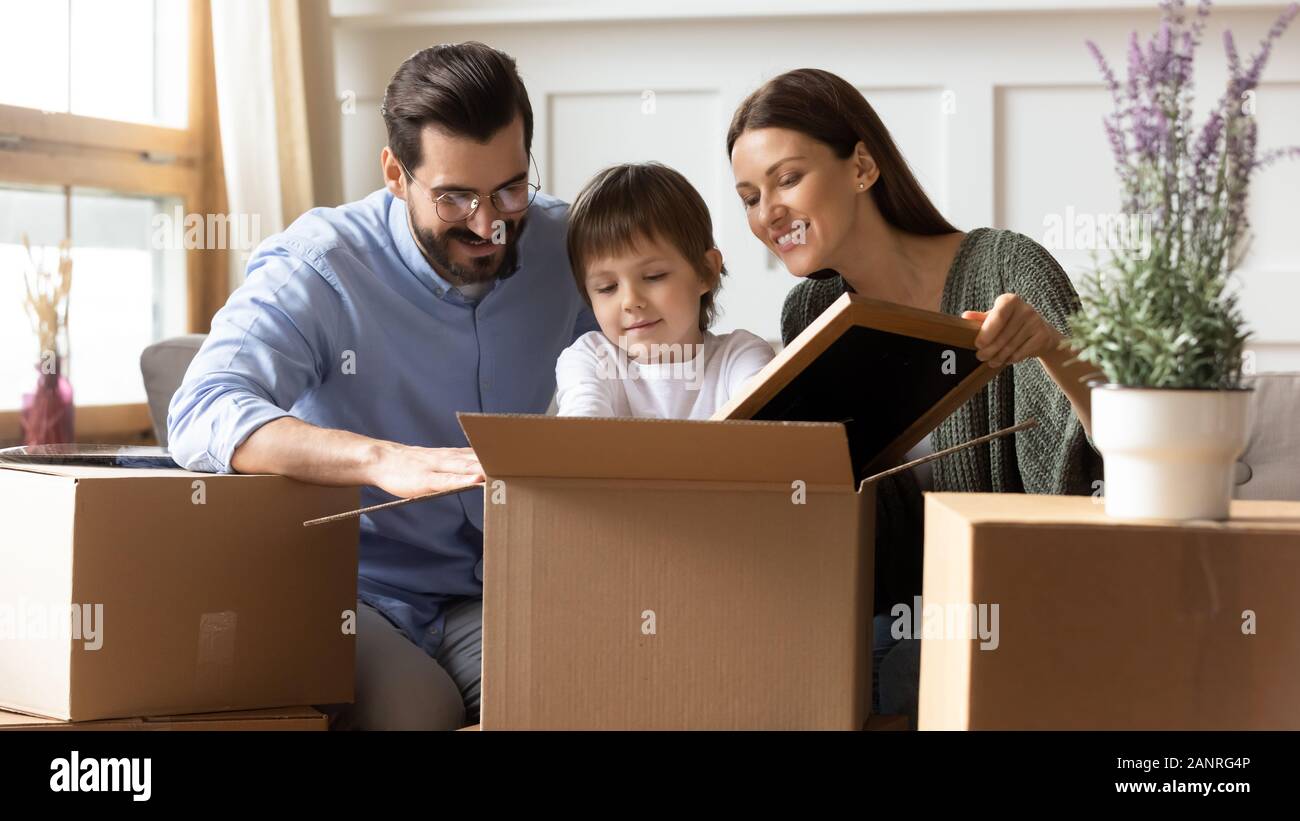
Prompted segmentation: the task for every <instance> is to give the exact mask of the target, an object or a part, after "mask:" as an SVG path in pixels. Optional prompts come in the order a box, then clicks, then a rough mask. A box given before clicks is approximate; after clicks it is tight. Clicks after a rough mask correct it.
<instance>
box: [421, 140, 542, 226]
mask: <svg viewBox="0 0 1300 821" xmlns="http://www.w3.org/2000/svg"><path fill="white" fill-rule="evenodd" d="M528 161H529V166H530V167H531V166H533V165H534V163H533V158H532V155H531V154H529V156H528ZM397 165H398V166H399V167H400V168H401V169H402V173H404V174H406V176H407V178H408V179H410V181H411V182H412V183H414V184H415V185H416V186H417V187H419V188H422V189H424V191H425V192H426V193H428V194H429V197H430V198H431V199H432V200H433V210H434V213H436V214H437V215H438V218H439V219H441V220H442V221H443V222H464V221H465V220H467V219H469V218H470V217H472V216H474V214H475V212H477V211H478V207H479V204H480V203H481V202H482V201H483V200H485V199H491V200H492V207H493V208H495V209H496V210H497V213H499V214H505V215H507V216H508V215H511V214H518V213H520V212H522V211H526V210H528V206H530V205H532V204H533V200H534V199H536V198H537V192H538V191H539V190H541V185H540V184H538V183H532V182H525V181H520V182H512V183H510V184H509V185H507V186H503V187H501V188H498V189H497V190H495V191H493V192H492V193H491V194H481V193H479V192H477V191H446V192H444V193H442V194H441V195H440V196H437V197H434V196H433V192H432V191H429V189H427V188H425V187H424V185H423V184H421V183H420V181H419V180H417V179H416V178H415V175H413V174H412V173H411V172H410V171H407V170H406V166H405V165H403V164H402V161H401V160H398V161H397Z"/></svg>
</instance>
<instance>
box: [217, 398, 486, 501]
mask: <svg viewBox="0 0 1300 821" xmlns="http://www.w3.org/2000/svg"><path fill="white" fill-rule="evenodd" d="M230 463H231V466H232V467H234V469H235V470H237V471H238V472H240V473H277V474H280V475H281V476H289V477H291V478H294V479H299V480H302V481H304V482H311V483H312V484H317V485H374V486H375V487H378V488H381V489H383V490H385V491H387V492H389V493H391V494H393V495H394V496H400V497H403V498H405V497H410V496H419V495H421V494H425V493H432V492H434V491H438V490H450V489H451V488H454V487H460V486H462V485H466V484H470V483H473V482H481V481H483V478H484V477H483V469H482V467H480V466H479V462H478V458H477V457H475V456H474V449H473V448H420V447H412V446H409V445H401V444H398V443H396V442H387V441H384V440H381V439H372V438H370V437H368V436H362V435H360V434H356V433H352V432H350V431H345V430H332V429H330V428H320V427H317V426H315V425H312V424H309V423H307V422H304V421H302V420H301V419H297V418H295V417H293V416H282V417H280V418H279V419H275V420H272V421H270V422H267V423H266V424H264V425H262V426H261V427H260V428H258V429H257V430H256V431H254V432H253V434H252V435H251V436H249V437H248V439H247V440H245V442H244V443H243V444H242V445H240V446H239V447H238V448H237V449H236V450H235V454H234V456H233V457H232V458H231V460H230Z"/></svg>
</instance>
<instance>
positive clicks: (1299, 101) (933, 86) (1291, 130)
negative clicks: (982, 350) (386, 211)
mask: <svg viewBox="0 0 1300 821" xmlns="http://www.w3.org/2000/svg"><path fill="white" fill-rule="evenodd" d="M856 5H857V4H851V3H848V2H837V0H820V1H819V2H811V3H806V4H789V3H781V4H776V3H769V2H751V3H743V4H742V3H725V2H717V1H716V0H699V2H695V3H691V4H685V3H670V4H668V5H667V6H666V7H665V6H660V7H657V8H656V9H655V10H647V9H646V8H645V7H643V6H638V5H637V4H633V3H626V2H601V3H596V4H592V5H587V6H584V5H583V4H581V3H576V2H572V1H570V2H562V1H561V0H548V2H542V3H528V2H525V0H492V2H478V3H473V4H471V3H468V2H444V3H434V4H430V3H428V2H421V3H414V2H406V1H405V0H334V5H333V8H334V12H335V49H336V61H337V77H338V84H339V91H340V95H341V96H354V97H355V99H356V108H355V113H352V114H344V115H343V116H342V120H343V151H344V157H343V166H344V186H345V191H344V193H345V196H346V197H347V198H348V199H353V198H357V197H360V196H363V195H364V194H366V193H368V192H369V191H371V190H373V189H375V188H377V187H378V186H379V164H378V152H379V149H380V148H381V147H382V146H383V144H384V140H385V136H384V129H383V124H382V122H381V121H380V118H379V114H378V107H379V103H380V100H381V99H382V95H383V89H384V86H385V85H386V83H387V81H388V79H389V77H390V75H391V74H392V72H393V70H394V69H395V68H396V66H397V65H398V64H399V63H400V62H401V61H402V60H403V59H404V58H406V57H407V56H408V55H410V54H411V53H412V52H414V51H416V50H418V49H420V48H422V47H424V46H427V45H430V44H433V43H438V42H448V41H460V40H470V39H475V40H482V41H484V42H487V43H489V44H491V45H493V46H495V47H497V48H500V49H502V50H504V51H506V52H508V53H510V54H512V55H513V56H514V57H515V58H516V59H517V60H518V62H519V67H520V71H521V73H522V75H523V77H524V81H525V83H526V84H527V85H528V89H529V93H530V95H531V98H532V102H533V109H534V113H535V116H536V136H535V139H534V155H535V156H536V158H537V161H538V163H539V165H540V166H541V171H542V175H543V183H544V187H545V189H546V190H548V191H550V192H552V193H556V194H558V195H559V196H561V197H564V198H566V199H569V198H572V197H573V195H574V194H575V193H576V191H577V189H578V187H579V186H580V185H581V184H582V182H583V181H585V180H586V179H587V178H588V177H589V176H590V175H591V174H592V173H593V172H594V171H596V170H597V169H599V168H601V167H602V166H604V165H607V164H609V163H613V162H622V161H635V160H646V159H657V160H661V161H663V162H665V163H668V164H669V165H672V166H674V167H676V168H678V169H679V170H681V171H682V172H683V173H684V174H686V176H687V177H688V178H690V179H691V181H692V182H693V183H694V184H695V185H696V187H697V188H699V189H700V191H701V193H702V194H703V195H704V197H705V199H706V200H707V201H708V203H709V206H710V208H711V210H712V213H713V216H714V223H715V231H716V233H717V240H718V243H719V246H720V247H721V249H722V251H723V254H724V256H725V257H726V260H727V265H728V268H729V270H730V272H731V276H730V277H729V281H728V283H727V284H726V287H725V288H724V291H723V294H722V297H721V304H722V306H723V308H724V311H725V313H724V315H723V317H722V319H721V320H720V322H719V328H720V329H721V330H729V329H731V328H734V327H745V328H749V329H751V330H753V331H755V332H757V333H760V334H762V335H765V336H767V337H769V338H773V339H775V338H777V337H778V336H779V333H778V316H779V311H780V306H781V300H782V298H783V297H784V295H785V292H786V291H787V290H788V289H789V288H790V287H791V286H792V285H793V284H794V283H795V280H794V279H793V278H792V277H791V276H790V275H789V274H788V273H786V272H785V270H784V269H783V268H782V267H781V266H780V265H779V264H778V263H776V262H775V260H774V259H772V258H771V257H770V255H769V254H768V253H767V252H766V250H765V249H764V248H763V247H762V245H761V244H760V243H759V242H758V240H756V239H755V238H754V237H753V236H752V235H751V234H750V233H749V231H748V228H747V227H746V225H745V221H744V214H743V210H742V208H741V205H740V202H739V199H738V198H737V197H736V195H735V193H734V192H733V190H732V185H733V180H732V177H731V171H730V166H729V164H728V162H727V158H726V156H725V147H724V140H725V133H726V127H727V124H728V122H729V120H730V118H731V114H732V112H733V110H734V109H735V106H736V105H737V104H738V103H739V101H740V100H741V99H742V98H743V97H744V95H745V94H747V93H748V92H750V91H752V90H753V89H754V88H756V87H757V86H758V85H759V84H760V83H761V82H762V81H763V80H764V79H766V78H768V77H771V76H773V75H775V74H777V73H780V72H781V71H785V70H788V69H791V68H796V67H800V66H815V67H819V68H825V69H828V70H830V71H834V72H836V73H838V74H840V75H842V76H844V77H845V78H847V79H849V80H850V81H851V82H853V83H854V84H855V85H857V86H858V87H859V88H861V89H862V90H863V92H864V93H865V94H866V96H867V98H868V100H869V101H871V103H872V104H873V105H874V106H875V107H876V109H877V111H878V112H879V113H880V115H881V117H882V119H883V120H884V122H885V124H886V125H887V126H888V127H889V128H890V129H891V131H892V132H893V134H894V136H895V138H896V140H897V141H898V143H899V145H900V146H901V148H902V150H903V152H904V154H905V155H906V156H907V158H908V160H909V162H910V163H911V164H912V165H913V167H914V169H915V170H916V172H917V174H918V176H919V177H920V179H921V181H922V183H923V184H924V185H925V186H926V188H927V190H928V191H929V193H930V194H931V196H932V197H933V198H934V199H935V202H936V204H937V205H939V207H940V208H941V209H942V210H943V211H944V212H945V213H946V215H947V216H948V217H949V218H950V219H951V221H952V222H953V223H954V224H956V225H957V226H958V227H959V228H962V229H970V228H974V227H978V226H983V225H992V226H996V227H1005V228H1012V229H1015V230H1017V231H1021V232H1023V233H1025V234H1027V235H1029V236H1031V237H1034V238H1035V239H1039V240H1040V241H1042V240H1043V239H1044V237H1045V233H1046V232H1045V225H1044V220H1045V219H1046V218H1047V217H1048V215H1051V214H1058V215H1065V214H1066V212H1067V209H1071V208H1072V209H1074V211H1075V212H1076V213H1084V212H1091V213H1097V212H1113V211H1117V210H1118V202H1117V194H1116V192H1117V185H1116V183H1115V180H1114V175H1113V172H1112V168H1111V161H1110V157H1109V153H1108V150H1107V146H1106V142H1105V138H1104V134H1103V131H1102V126H1101V123H1100V117H1101V115H1102V113H1103V112H1105V111H1107V110H1108V107H1109V97H1108V95H1107V93H1106V92H1105V91H1104V89H1103V88H1102V86H1101V84H1100V82H1099V80H1098V75H1097V71H1096V69H1095V66H1094V64H1093V62H1092V60H1091V58H1090V57H1089V55H1088V53H1087V51H1086V50H1085V48H1084V41H1085V40H1086V39H1090V38H1091V39H1094V40H1096V41H1097V42H1098V43H1099V44H1100V45H1101V46H1102V48H1103V50H1104V51H1105V52H1106V53H1107V54H1108V55H1109V56H1111V57H1112V58H1113V62H1115V63H1117V64H1122V63H1123V62H1124V61H1123V54H1124V51H1125V47H1126V43H1127V37H1128V32H1129V31H1130V30H1132V29H1134V28H1138V29H1140V30H1141V31H1142V32H1144V33H1146V32H1150V31H1152V30H1154V28H1155V23H1156V20H1157V19H1158V17H1157V13H1156V11H1155V10H1154V8H1153V7H1154V5H1155V4H1154V2H1152V3H1151V4H1150V6H1151V7H1152V8H1148V7H1147V6H1146V5H1141V6H1139V7H1136V8H1135V7H1134V5H1135V4H1133V3H1124V2H1118V0H1116V1H1115V2H1112V1H1111V0H1076V2H1072V3H1053V4H1048V3H1033V2H1031V0H1001V2H991V1H989V2H985V1H984V0H973V2H970V3H965V4H963V3H958V2H955V0H925V1H924V2H920V3H916V4H911V5H909V4H906V3H898V2H892V0H891V1H890V2H878V3H874V4H872V3H867V4H863V5H864V6H865V7H867V8H868V9H875V11H867V12H862V13H847V10H848V9H850V8H852V7H855V6H856ZM1219 5H1220V6H1222V5H1224V4H1222V3H1221V4H1219ZM1257 5H1261V4H1247V3H1233V2H1229V3H1228V4H1227V6H1228V7H1227V8H1226V9H1225V8H1219V9H1218V10H1216V12H1215V13H1214V15H1213V16H1212V18H1211V22H1212V25H1211V28H1210V30H1209V32H1208V35H1207V37H1206V44H1205V45H1204V46H1203V47H1202V50H1201V54H1200V57H1199V58H1198V61H1197V69H1198V71H1199V75H1198V79H1199V82H1198V87H1199V88H1200V89H1201V92H1202V96H1203V100H1202V101H1201V102H1202V104H1203V105H1206V106H1208V104H1209V103H1210V102H1211V100H1212V98H1217V96H1218V92H1219V91H1220V89H1221V88H1222V85H1223V82H1224V78H1225V71H1224V69H1223V66H1224V57H1223V49H1222V45H1221V32H1222V30H1223V29H1224V28H1225V27H1230V28H1231V29H1232V30H1233V31H1234V33H1235V34H1236V35H1237V41H1238V44H1239V48H1241V49H1242V50H1243V51H1249V50H1250V49H1251V48H1252V45H1253V43H1255V42H1256V41H1257V40H1258V39H1259V38H1260V37H1261V36H1262V35H1263V34H1264V32H1265V31H1266V30H1267V29H1268V26H1269V25H1270V24H1271V22H1272V20H1273V18H1274V17H1275V16H1276V14H1277V12H1278V11H1279V10H1280V9H1281V4H1263V5H1266V6H1267V8H1263V9H1261V8H1256V7H1255V6H1257ZM742 8H743V9H744V11H743V12H740V13H741V14H742V15H744V16H739V17H737V16H727V15H729V14H732V10H733V9H742ZM792 8H797V9H800V10H801V14H800V15H799V16H790V10H791V9H792ZM909 8H911V9H915V10H916V11H914V12H906V11H905V10H906V9H909ZM954 8H962V9H974V10H973V11H966V12H964V13H954V12H953V11H952V9H954ZM584 9H586V10H590V12H589V13H590V14H593V15H594V14H598V15H600V16H601V17H602V18H603V19H601V20H588V21H584V20H583V19H582V17H583V12H584ZM665 9H666V10H665ZM1029 9H1042V10H1041V11H1031V10H1029ZM647 17H649V18H650V19H646V18H647ZM1264 77H1265V82H1264V83H1263V85H1262V86H1261V89H1260V92H1259V95H1258V98H1257V100H1256V109H1257V116H1258V118H1259V123H1260V134H1261V147H1262V148H1268V147H1270V146H1274V145H1284V144H1289V145H1295V144H1300V24H1298V25H1296V26H1295V27H1294V29H1293V30H1292V31H1290V32H1289V33H1288V34H1287V36H1286V37H1285V38H1284V39H1283V41H1282V43H1281V45H1280V46H1279V47H1278V48H1276V49H1275V50H1274V53H1273V58H1272V61H1271V63H1270V65H1269V68H1268V70H1267V71H1266V72H1265V75H1264ZM646 92H653V93H654V103H655V105H654V112H653V113H652V114H647V113H643V100H644V99H645V93H646ZM1253 192H1254V199H1253V205H1252V210H1251V213H1252V218H1253V220H1254V227H1255V234H1256V238H1255V242H1254V246H1253V250H1252V253H1251V255H1250V257H1249V258H1248V259H1247V260H1246V263H1245V265H1244V266H1243V270H1242V280H1243V283H1244V285H1245V289H1244V305H1245V310H1246V312H1247V317H1248V319H1249V320H1250V322H1251V324H1252V327H1253V329H1254V331H1255V337H1254V340H1253V342H1252V347H1253V349H1254V350H1255V351H1256V354H1257V360H1256V361H1257V365H1258V367H1259V369H1260V370H1300V321H1298V320H1297V319H1296V318H1295V317H1296V314H1297V308H1298V307H1300V230H1298V229H1300V193H1297V192H1300V162H1295V161H1293V162H1290V163H1284V164H1281V165H1277V166H1275V167H1273V168H1272V169H1270V170H1269V171H1268V172H1266V174H1265V175H1263V176H1261V177H1260V178H1258V180H1257V182H1256V185H1255V187H1254V189H1253ZM1053 251H1054V253H1055V254H1056V255H1057V257H1058V259H1060V261H1061V262H1062V264H1063V265H1065V266H1066V268H1067V270H1069V271H1070V272H1071V274H1072V275H1077V274H1078V273H1079V272H1080V271H1081V269H1082V266H1083V265H1085V264H1086V263H1087V260H1088V254H1087V253H1086V252H1078V251H1072V250H1069V249H1064V248H1057V249H1053Z"/></svg>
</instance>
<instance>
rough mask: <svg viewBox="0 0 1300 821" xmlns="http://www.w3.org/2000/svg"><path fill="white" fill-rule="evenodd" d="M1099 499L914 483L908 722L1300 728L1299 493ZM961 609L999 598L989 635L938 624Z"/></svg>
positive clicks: (981, 726)
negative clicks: (1226, 511)
mask: <svg viewBox="0 0 1300 821" xmlns="http://www.w3.org/2000/svg"><path fill="white" fill-rule="evenodd" d="M1100 501H1101V500H1100V499H1095V500H1094V499H1090V498H1087V497H1053V496H1026V495H1021V494H1007V495H997V494H952V493H938V494H934V493H932V494H927V496H926V525H925V546H926V554H925V589H924V594H923V596H924V598H923V606H922V610H923V612H922V620H921V626H922V630H924V629H925V621H926V617H927V616H928V617H930V622H931V624H933V625H935V628H934V632H933V633H930V634H925V635H924V640H923V641H922V651H921V691H920V705H919V706H920V710H919V717H918V723H919V725H920V727H921V729H1011V728H1016V729H1056V728H1060V729H1298V728H1300V699H1297V698H1296V694H1295V683H1296V681H1298V680H1300V607H1297V605H1296V598H1295V580H1296V579H1297V578H1300V503H1295V502H1262V501H1234V502H1233V503H1232V509H1231V518H1230V519H1229V520H1228V521H1225V522H1210V521H1196V522H1186V523H1178V522H1168V521H1159V520H1150V521H1139V522H1133V521H1119V520H1114V519H1109V518H1107V516H1106V514H1105V508H1104V506H1103V505H1102V504H1100ZM971 604H975V605H976V606H978V605H980V604H983V605H985V607H986V611H987V612H990V613H991V612H992V611H991V610H988V608H989V606H991V605H993V604H996V605H998V611H997V617H996V625H997V630H996V631H995V632H996V642H992V641H986V640H971V639H970V638H969V637H966V638H958V637H956V635H955V634H946V635H945V636H943V637H940V636H938V635H937V633H938V632H939V627H938V626H939V624H940V617H941V616H942V617H943V618H945V619H946V618H947V617H948V616H949V615H950V614H956V613H958V612H960V610H961V607H960V606H962V605H966V606H967V608H966V612H967V613H969V612H970V610H969V607H968V606H969V605H971ZM926 608H930V611H931V612H930V613H924V610H925V609H926ZM986 624H987V625H989V626H991V625H992V624H994V622H993V620H992V619H988V620H987V621H986ZM954 625H956V622H955V619H954ZM932 636H933V637H932ZM981 644H984V645H986V646H990V648H991V649H987V650H982V649H980V646H981Z"/></svg>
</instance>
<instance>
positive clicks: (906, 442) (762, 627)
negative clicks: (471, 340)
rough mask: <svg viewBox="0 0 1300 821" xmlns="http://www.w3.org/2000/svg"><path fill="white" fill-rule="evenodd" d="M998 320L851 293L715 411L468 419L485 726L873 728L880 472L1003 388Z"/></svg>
mask: <svg viewBox="0 0 1300 821" xmlns="http://www.w3.org/2000/svg"><path fill="white" fill-rule="evenodd" d="M978 327H979V325H978V323H974V322H967V321H964V320H960V319H956V318H954V317H951V316H947V315H943V314H933V313H930V312H926V311H915V310H912V309H906V308H900V307H898V306H893V305H889V304H887V303H879V302H875V301H873V300H867V299H863V298H860V297H855V296H851V295H846V296H845V297H842V298H841V299H840V300H839V301H838V302H837V303H836V304H835V305H833V306H832V307H831V308H830V309H828V310H827V311H826V312H825V313H823V314H822V316H821V317H820V318H819V319H818V320H817V322H815V323H814V324H813V325H812V326H810V327H809V328H808V329H807V330H806V331H805V332H804V333H803V334H801V335H800V337H799V338H798V339H797V340H795V341H794V342H793V343H792V344H791V345H790V346H789V347H787V348H786V349H785V350H784V351H783V352H782V353H781V354H780V355H779V356H778V357H777V358H776V359H775V360H773V362H772V363H770V364H769V365H768V367H767V368H765V369H764V371H763V372H762V373H761V374H760V375H759V377H757V378H756V379H755V380H754V382H753V383H751V385H752V387H751V388H750V390H749V391H747V392H746V393H745V394H744V395H742V396H740V397H737V398H736V399H735V401H733V402H732V403H731V404H730V405H729V406H728V407H727V408H724V409H723V411H722V412H720V414H719V418H717V419H715V420H710V421H685V420H653V419H604V418H555V417H548V416H533V415H512V414H477V413H462V414H459V418H460V421H461V425H462V427H463V428H464V430H465V434H466V436H467V437H468V438H469V441H470V444H471V445H472V446H473V447H474V449H475V452H476V453H477V454H478V457H479V460H480V461H481V463H482V465H483V468H484V472H485V473H486V474H487V483H486V487H485V489H484V515H483V521H484V573H483V581H484V593H483V596H484V601H483V683H482V706H481V710H482V727H483V729H485V730H495V729H841V730H858V729H862V728H863V727H864V725H865V724H866V721H867V715H868V708H869V706H870V703H871V690H870V687H871V652H870V641H871V616H872V592H873V563H874V550H873V537H874V530H875V491H874V485H872V484H870V483H865V482H863V481H862V479H863V478H864V477H865V476H866V475H867V474H868V472H869V471H870V470H871V469H873V468H876V467H880V466H887V464H888V463H889V462H890V461H891V460H894V461H896V460H898V459H899V458H901V456H902V454H903V453H905V452H906V451H907V450H908V449H909V448H910V447H912V446H913V445H915V444H916V442H918V441H919V440H920V439H921V438H922V437H923V436H924V435H925V434H926V433H928V432H929V430H930V429H931V428H933V426H934V425H935V424H937V423H938V422H939V421H940V420H941V419H942V418H943V417H944V416H946V415H947V414H949V413H951V412H952V410H953V409H955V408H956V407H957V406H958V405H960V404H961V403H962V402H964V401H965V400H966V399H967V398H969V397H970V396H971V395H972V394H973V393H974V392H975V391H976V390H978V389H979V387H981V386H982V385H983V384H984V383H985V382H987V380H988V379H989V378H991V377H992V375H993V371H992V370H991V369H989V368H988V367H987V366H985V365H983V364H982V363H979V362H978V361H977V360H976V359H975V358H974V354H973V352H972V349H973V341H974V336H975V333H976V332H977V331H978ZM859 375H860V378H859ZM900 380H902V384H908V385H909V386H911V389H909V390H908V391H905V392H899V391H898V390H897V388H896V387H895V386H896V385H898V384H900ZM745 417H754V419H752V420H751V419H746V418H745ZM792 419H802V420H811V421H790V420H792Z"/></svg>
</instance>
